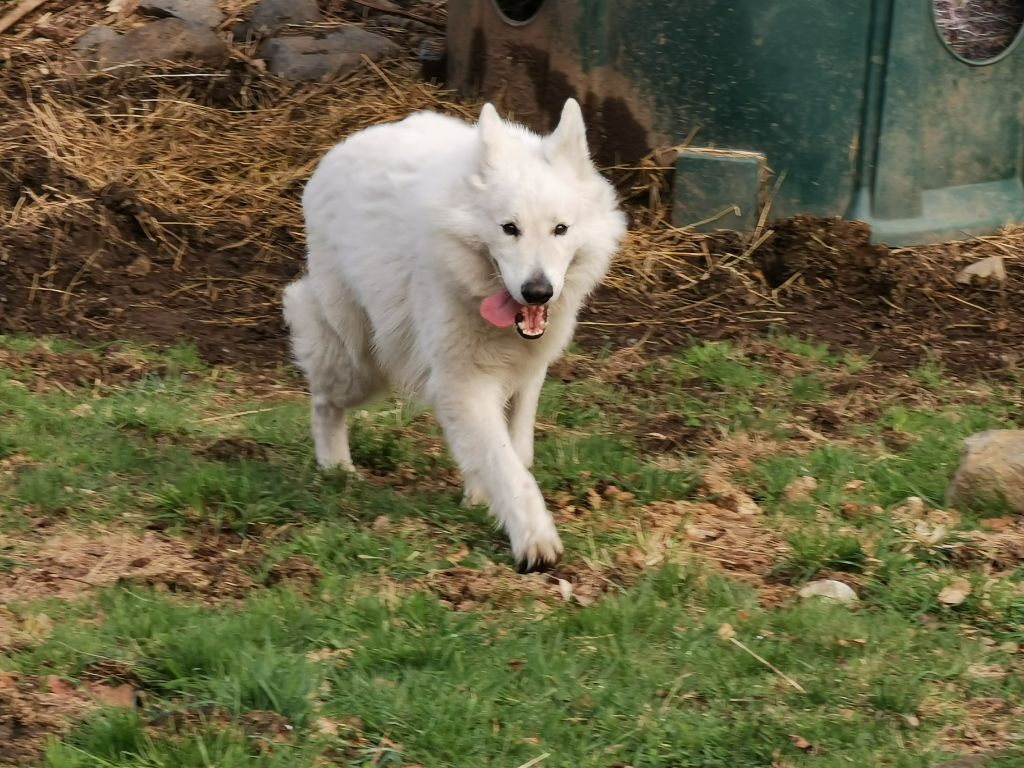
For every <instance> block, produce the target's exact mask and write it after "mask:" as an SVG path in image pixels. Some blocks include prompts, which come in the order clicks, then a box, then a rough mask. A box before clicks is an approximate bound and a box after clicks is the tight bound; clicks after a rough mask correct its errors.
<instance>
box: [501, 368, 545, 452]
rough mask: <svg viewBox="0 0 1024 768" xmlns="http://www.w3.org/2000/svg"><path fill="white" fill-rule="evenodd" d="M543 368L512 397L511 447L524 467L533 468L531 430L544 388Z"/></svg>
mask: <svg viewBox="0 0 1024 768" xmlns="http://www.w3.org/2000/svg"><path fill="white" fill-rule="evenodd" d="M547 372H548V369H547V367H546V366H545V367H544V368H541V369H540V370H539V371H538V372H536V373H534V374H533V375H532V376H530V378H528V379H527V380H526V381H525V382H524V383H523V386H522V387H520V389H519V391H517V392H516V393H515V394H514V395H513V396H512V410H511V412H510V413H509V419H508V428H509V432H511V433H512V447H513V448H515V449H516V454H518V456H519V459H520V460H521V461H522V462H523V464H524V465H525V466H526V467H531V466H533V429H534V422H535V421H536V420H537V402H538V401H539V400H540V391H541V389H542V388H543V386H544V377H545V376H546V375H547Z"/></svg>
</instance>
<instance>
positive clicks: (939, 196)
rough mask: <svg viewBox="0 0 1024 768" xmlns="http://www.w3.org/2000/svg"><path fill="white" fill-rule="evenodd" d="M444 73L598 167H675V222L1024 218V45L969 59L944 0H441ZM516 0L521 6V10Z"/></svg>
mask: <svg viewBox="0 0 1024 768" xmlns="http://www.w3.org/2000/svg"><path fill="white" fill-rule="evenodd" d="M448 8H449V10H448V18H449V28H448V79H449V85H450V86H452V87H454V88H456V89H457V90H459V91H460V92H462V93H464V94H467V95H483V96H486V97H487V98H489V99H492V100H493V101H495V102H496V104H497V105H498V106H499V108H500V109H502V110H505V111H509V112H512V113H513V114H514V115H515V116H516V118H517V119H519V120H521V121H522V122H524V123H526V124H528V125H531V126H533V127H535V128H537V129H541V130H544V129H548V128H550V127H551V126H552V125H553V123H554V121H555V120H556V119H557V116H558V112H559V110H560V108H561V104H562V102H563V101H564V100H565V98H566V97H568V96H574V97H576V98H577V99H579V101H580V102H581V104H583V105H584V111H585V112H586V114H587V117H588V119H589V121H590V129H591V132H592V136H591V141H592V144H593V146H594V149H595V153H596V155H597V157H598V159H599V160H600V161H601V162H602V163H604V164H609V165H610V164H615V163H631V162H635V161H637V160H638V159H640V158H641V157H643V156H645V155H646V154H648V153H649V152H651V151H652V150H656V149H657V150H660V149H667V148H675V150H673V151H672V152H669V153H663V155H662V156H663V157H664V158H665V160H666V161H667V162H670V163H673V164H674V166H675V192H674V205H673V219H674V221H675V223H676V224H678V225H680V226H686V225H691V224H694V223H696V222H702V223H701V224H700V228H701V229H715V228H728V229H737V230H741V231H750V230H751V229H753V228H754V227H755V226H756V223H757V220H758V215H759V211H760V208H761V206H763V205H764V203H765V202H766V201H767V200H769V199H770V201H771V206H770V209H769V220H771V219H778V218H787V217H790V216H793V215H797V214H812V215H817V216H843V217H847V218H851V219H858V220H862V221H865V222H867V223H868V224H870V225H871V228H872V232H873V238H874V239H875V241H877V242H885V243H888V244H890V245H910V244H920V243H929V242H937V241H942V240H949V239H959V238H962V237H965V236H968V235H978V234H988V233H991V232H993V231H995V230H997V229H998V228H1000V227H1001V226H1003V225H1005V224H1008V223H1011V222H1021V221H1024V43H1022V42H1021V39H1022V37H1024V36H1022V35H1018V37H1017V39H1016V40H1015V41H1014V43H1013V44H1012V45H1011V46H1010V47H1009V48H1008V49H1007V50H1006V51H1004V52H1003V53H1002V54H1001V55H999V56H998V57H996V58H994V59H992V60H990V61H987V62H982V63H978V62H968V61H965V60H963V59H961V58H960V57H959V56H957V55H956V54H955V53H954V52H953V51H952V50H951V49H950V48H949V47H948V46H947V44H946V42H945V41H944V40H943V38H942V36H941V34H940V33H939V31H938V28H937V26H936V23H935V17H934V12H933V8H932V0H827V1H826V0H772V1H771V2H765V0H701V1H700V2H690V1H688V2H666V1H665V0H619V1H618V2H613V1H612V0H542V1H541V2H537V0H534V1H533V2H518V3H517V2H498V0H449V3H448ZM506 12H508V13H512V14H513V15H515V16H517V17H518V18H519V19H521V20H519V21H516V20H515V19H512V18H510V17H509V16H508V15H506Z"/></svg>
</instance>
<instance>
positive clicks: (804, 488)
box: [782, 475, 818, 504]
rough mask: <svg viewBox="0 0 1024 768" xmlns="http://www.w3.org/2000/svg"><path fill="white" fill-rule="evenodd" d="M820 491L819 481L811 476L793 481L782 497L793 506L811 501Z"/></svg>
mask: <svg viewBox="0 0 1024 768" xmlns="http://www.w3.org/2000/svg"><path fill="white" fill-rule="evenodd" d="M816 490H818V481H817V480H816V479H814V478H813V477H811V476H810V475H804V476H803V477H798V478H796V479H795V480H792V481H791V482H790V483H789V485H787V486H786V487H785V488H784V489H783V491H782V497H783V498H784V499H785V500H786V501H788V502H790V503H793V504H798V503H800V502H802V501H809V500H810V498H811V497H812V496H813V495H814V492H815V491H816Z"/></svg>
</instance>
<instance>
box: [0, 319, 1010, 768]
mask: <svg viewBox="0 0 1024 768" xmlns="http://www.w3.org/2000/svg"><path fill="white" fill-rule="evenodd" d="M1020 393H1021V388H1020V382H1019V381H1018V382H1005V383H993V382H965V381H960V380H953V379H951V378H949V377H947V376H946V375H945V374H944V372H943V370H942V369H941V367H940V366H938V365H929V366H925V367H924V368H921V369H919V370H916V371H913V372H912V373H910V374H908V375H903V374H893V373H890V372H887V371H885V370H882V369H880V367H878V366H876V365H875V364H874V363H873V362H872V361H871V360H870V359H865V358H861V357H854V356H842V355H837V354H835V353H834V352H831V351H829V350H828V349H826V348H823V347H820V346H817V345H814V344H810V343H807V342H805V341H801V340H799V339H795V338H790V337H779V338H775V339H773V340H771V341H770V342H764V341H760V342H750V343H749V344H746V345H742V346H741V345H735V346H730V345H727V344H722V343H720V344H710V343H708V344H703V345H697V346H693V347H691V348H689V349H687V350H686V351H685V352H682V353H680V354H678V355H676V356H673V357H658V358H650V357H647V356H645V355H644V354H643V350H642V349H641V350H635V349H626V350H621V351H617V352H615V353H609V354H606V355H599V356H592V355H584V354H581V353H575V354H571V355H570V356H569V357H568V358H567V360H566V361H564V362H562V363H559V364H558V365H557V366H556V367H555V368H554V370H553V371H552V375H551V376H550V379H549V382H548V384H547V387H546V389H545V392H544V396H543V398H542V403H541V412H540V416H539V424H538V442H537V462H536V467H535V470H536V474H537V477H538V479H539V481H540V483H541V486H542V488H543V489H544V492H545V494H546V496H547V497H548V499H549V502H550V505H551V507H552V509H554V510H555V511H556V516H557V518H558V523H559V528H560V530H561V531H562V534H563V539H564V542H565V545H566V557H565V560H564V562H563V563H562V564H561V565H560V566H559V568H558V569H557V570H556V571H555V573H554V574H551V575H533V576H529V577H522V576H518V575H516V574H515V572H514V570H513V569H512V567H511V559H510V556H509V552H508V549H507V546H506V542H505V539H504V537H503V535H502V534H501V533H500V532H498V531H495V529H494V527H493V525H492V524H491V522H490V521H489V519H488V518H487V515H486V512H485V510H482V509H468V510H467V509H463V508H461V507H460V506H459V500H460V497H461V488H460V485H459V479H458V475H457V473H456V472H455V470H454V467H453V465H452V463H451V460H450V459H449V457H448V455H447V453H446V451H445V450H444V446H443V442H442V440H441V436H440V433H439V430H438V428H437V425H436V423H435V422H434V420H433V418H432V417H431V416H430V414H429V413H427V412H423V411H420V410H417V409H415V408H412V407H410V406H409V405H407V404H403V403H398V402H395V401H390V402H384V403H381V404H380V405H378V406H376V407H374V408H372V409H369V410H367V411H365V412H360V413H358V414H357V415H356V416H355V418H354V420H353V422H354V423H353V424H352V444H353V454H354V459H355V462H356V464H357V465H358V466H359V467H360V468H361V469H362V473H361V476H359V477H349V476H346V475H344V474H328V475H324V474H322V473H321V472H319V471H318V470H317V468H316V466H315V464H314V461H313V456H312V449H311V445H310V440H309V437H308V432H307V429H308V419H307V402H306V400H305V396H304V393H303V385H302V382H301V381H300V380H299V379H298V378H297V377H296V376H295V374H294V372H292V371H291V370H289V369H281V370H278V371H268V372H265V373H263V374H255V373H252V372H244V371H240V370H232V369H229V368H222V367H216V368H214V367H209V366H207V365H205V364H203V363H202V362H201V361H200V360H199V358H198V356H197V355H196V354H195V352H194V351H193V350H191V349H189V348H188V347H180V348H174V349H170V350H159V351H157V350H153V349H150V348H143V347H138V346H133V345H130V344H114V345H107V346H104V347H95V348H89V347H80V346H74V345H71V344H69V343H67V342H62V341H40V340H35V339H24V338H11V337H8V338H2V337H0V510H2V516H0V765H7V764H13V765H21V764H24V765H41V766H46V767H47V768H86V767H88V768H101V767H104V768H105V767H108V766H130V767H131V768H143V767H144V766H145V767H146V768H150V767H153V768H156V767H157V766H161V767H164V766H166V767H167V768H191V767H192V766H195V767H197V768H198V767H199V766H203V767H210V766H217V767H218V768H234V767H235V766H296V767H298V768H301V767H303V766H318V765H346V766H379V767H380V768H384V767H386V766H395V767H397V766H405V767H406V768H411V767H412V766H425V767H426V768H434V767H435V766H455V767H457V768H470V767H473V768H475V767H476V766H507V767H508V768H520V767H522V768H525V767H526V766H543V768H556V766H557V767H558V768H583V767H589V766H593V767H594V768H613V767H615V766H618V767H619V768H623V767H625V766H632V767H633V768H654V767H656V766H665V767H668V766H672V767H673V768H675V767H683V766H693V767H694V768H698V767H699V768H719V767H720V768H755V767H757V768H768V767H769V766H771V767H774V768H781V767H783V766H794V767H796V766H815V767H816V768H839V767H840V766H856V767H858V768H864V767H871V768H881V767H883V766H893V767H897V766H898V767H899V768H918V767H920V768H925V767H926V766H929V767H930V766H938V765H941V764H943V763H944V762H946V761H950V760H953V758H954V757H956V756H957V755H960V754H963V753H976V754H979V755H983V756H984V762H978V763H970V765H984V766H985V767H986V768H1011V766H1021V765H1024V742H1022V733H1024V676H1022V674H1021V673H1022V671H1024V655H1022V653H1021V647H1022V645H1024V569H1022V567H1021V563H1022V562H1024V560H1022V558H1024V523H1022V522H1021V521H1019V520H1014V519H1013V518H1012V517H1010V516H1009V515H1008V512H1007V510H1005V509H1000V508H998V507H988V508H981V509H972V510H968V509H961V510H949V509H947V508H945V507H944V505H943V501H942V500H943V496H944V492H945V486H946V483H947V482H948V479H949V478H950V476H951V475H952V472H953V470H954V468H955V466H956V464H957V461H958V457H959V452H960V448H961V444H962V440H963V438H964V437H966V436H967V435H969V434H971V433H973V432H976V431H979V430H982V429H986V428H992V427H1006V426H1015V425H1020V424H1021V423H1022V422H1024V412H1022V400H1021V394H1020ZM808 478H813V480H810V479H808ZM910 497H913V498H910ZM908 498H910V500H909V501H908ZM821 578H831V579H837V580H840V581H843V582H845V583H846V584H848V585H849V586H851V587H852V588H853V589H854V590H855V591H856V592H857V594H858V596H859V600H858V601H857V602H856V603H855V604H852V605H849V606H847V605H841V604H837V603H832V602H827V601H823V600H821V599H801V598H800V597H799V596H798V594H797V593H798V590H799V589H800V587H801V586H802V585H803V584H804V583H806V582H809V581H811V580H815V579H821ZM953 765H959V764H958V763H953ZM963 765H967V763H963Z"/></svg>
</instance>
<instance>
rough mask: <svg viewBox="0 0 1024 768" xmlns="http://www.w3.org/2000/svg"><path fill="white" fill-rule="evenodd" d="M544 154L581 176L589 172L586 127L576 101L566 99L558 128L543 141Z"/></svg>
mask: <svg viewBox="0 0 1024 768" xmlns="http://www.w3.org/2000/svg"><path fill="white" fill-rule="evenodd" d="M544 154H545V155H546V156H547V158H548V160H551V161H552V162H554V161H556V160H561V161H563V162H567V163H569V164H570V165H572V167H573V168H575V169H576V170H577V172H579V173H581V174H583V173H586V172H587V171H588V170H590V168H591V165H590V150H589V149H588V148H587V127H586V126H585V125H584V124H583V112H582V110H580V105H579V102H578V101H576V99H566V101H565V106H564V107H562V116H561V117H560V118H559V120H558V127H557V128H555V130H554V131H553V132H552V133H551V135H550V136H548V137H547V138H546V139H544Z"/></svg>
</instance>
